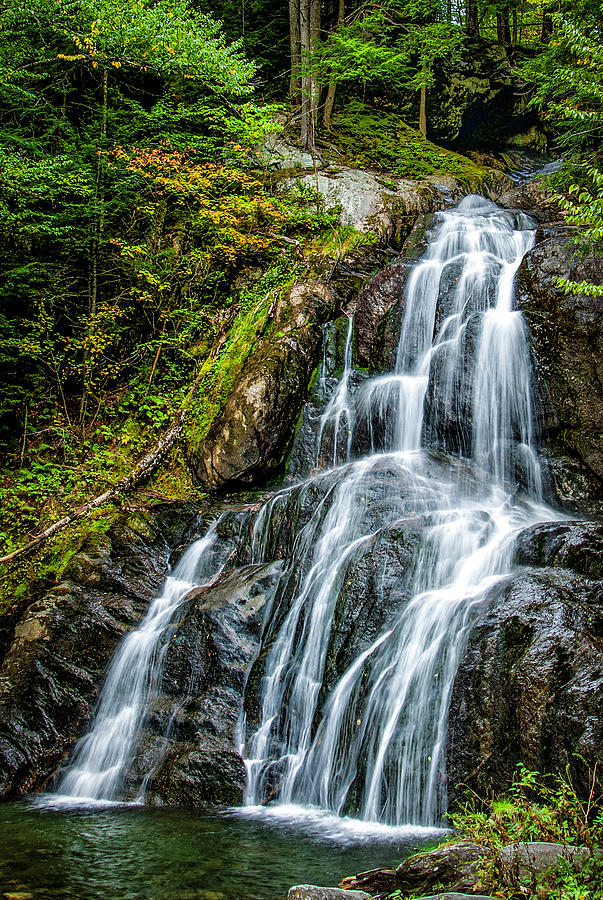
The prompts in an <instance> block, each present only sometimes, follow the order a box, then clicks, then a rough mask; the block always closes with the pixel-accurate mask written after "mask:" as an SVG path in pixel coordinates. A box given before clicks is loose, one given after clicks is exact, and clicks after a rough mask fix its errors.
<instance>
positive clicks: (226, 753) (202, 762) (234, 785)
mask: <svg viewBox="0 0 603 900" xmlns="http://www.w3.org/2000/svg"><path fill="white" fill-rule="evenodd" d="M279 566H280V564H279V563H272V564H268V565H260V566H257V565H256V566H245V567H243V568H241V569H236V570H235V571H233V572H227V573H225V574H224V575H223V576H221V577H220V578H219V579H218V580H217V581H216V582H214V583H213V584H210V585H206V586H203V587H199V588H195V589H194V590H192V591H191V593H190V594H189V596H188V598H187V600H186V601H185V603H184V605H183V606H182V608H181V610H180V613H179V616H178V619H177V621H175V622H174V623H173V624H172V625H171V626H170V629H169V634H168V635H167V636H166V641H168V642H169V646H168V649H167V652H166V656H165V660H164V665H163V675H162V680H161V685H160V686H159V688H158V690H157V696H156V698H155V701H154V703H153V705H152V707H151V709H150V710H149V711H148V713H147V715H146V720H145V722H144V723H143V727H142V731H141V735H140V741H139V748H138V752H137V754H136V756H135V759H134V761H133V763H132V767H131V772H130V778H129V781H130V785H131V792H133V793H136V792H137V790H138V789H139V781H140V778H141V776H144V777H145V779H146V784H147V793H146V800H147V802H148V803H155V804H164V803H165V804H169V805H177V806H207V805H212V806H213V805H216V804H226V805H235V804H240V803H241V802H242V799H243V788H244V786H245V766H244V764H243V760H242V758H241V756H240V754H239V753H238V751H237V749H236V732H237V726H238V724H239V720H240V715H241V711H242V706H243V693H244V690H245V683H246V680H247V674H248V671H249V668H250V665H251V663H252V661H253V659H254V657H255V656H256V654H257V652H258V650H259V641H260V634H261V626H262V616H263V609H264V606H265V604H266V602H267V601H268V600H269V598H270V597H271V591H272V589H273V588H274V585H275V583H276V580H277V576H278V571H279ZM149 772H151V773H152V774H151V775H150V776H149Z"/></svg>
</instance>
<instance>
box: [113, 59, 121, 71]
mask: <svg viewBox="0 0 603 900" xmlns="http://www.w3.org/2000/svg"><path fill="white" fill-rule="evenodd" d="M111 65H112V66H113V68H114V69H121V63H120V61H119V60H118V59H114V60H113V61H112V62H111Z"/></svg>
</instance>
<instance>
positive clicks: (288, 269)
mask: <svg viewBox="0 0 603 900" xmlns="http://www.w3.org/2000/svg"><path fill="white" fill-rule="evenodd" d="M294 277H295V266H294V265H293V264H292V260H291V259H283V258H281V259H280V260H279V261H278V262H276V263H274V264H273V265H272V266H271V267H270V268H269V269H268V270H267V271H266V272H265V273H264V274H263V275H262V277H261V278H260V279H259V280H257V281H256V282H255V283H254V284H253V285H251V286H249V287H248V288H246V289H243V290H242V291H241V295H240V308H239V312H238V314H237V316H236V318H235V319H234V321H233V323H232V325H231V327H230V329H229V333H228V338H227V340H226V342H225V344H224V346H223V347H222V349H221V351H220V353H219V355H218V357H217V358H216V359H215V360H214V361H213V362H212V363H211V365H210V367H209V369H208V372H207V374H206V376H205V378H204V380H203V382H202V384H201V388H200V391H199V394H198V397H197V399H196V400H195V401H194V403H193V406H192V408H191V410H190V412H189V414H188V416H187V420H186V425H185V440H186V443H187V445H188V448H189V451H190V452H192V453H194V452H195V451H196V450H198V448H199V447H200V446H201V444H202V443H203V440H204V439H205V437H206V435H207V433H208V431H209V429H210V428H211V426H212V423H213V422H214V421H215V419H216V418H217V416H218V415H219V414H220V412H221V411H222V410H223V408H224V406H225V405H226V402H227V400H228V398H229V397H230V394H231V392H232V388H233V386H234V384H235V382H236V380H237V378H238V377H239V375H240V373H241V371H242V370H243V366H244V365H245V361H246V360H247V358H248V357H249V355H250V354H251V353H252V352H253V350H254V349H255V348H256V346H257V343H258V340H259V338H260V337H261V336H264V335H266V334H269V333H270V328H271V324H270V322H269V317H268V313H269V311H270V307H271V306H272V304H273V302H274V300H275V299H276V297H277V296H278V295H279V293H280V292H281V291H283V290H284V289H285V288H286V287H288V286H289V285H290V284H291V283H292V282H293V280H294Z"/></svg>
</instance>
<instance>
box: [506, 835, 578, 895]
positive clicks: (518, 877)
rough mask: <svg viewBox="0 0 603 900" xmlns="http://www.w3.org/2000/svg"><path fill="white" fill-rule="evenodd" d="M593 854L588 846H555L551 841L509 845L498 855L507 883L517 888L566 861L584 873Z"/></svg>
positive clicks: (575, 869)
mask: <svg viewBox="0 0 603 900" xmlns="http://www.w3.org/2000/svg"><path fill="white" fill-rule="evenodd" d="M591 856H592V852H591V851H590V850H589V849H588V848H587V847H574V846H573V845H572V844H554V843H549V842H547V841H534V842H533V843H518V844H508V845H507V846H506V847H503V848H502V849H501V850H500V851H499V854H498V866H499V871H500V876H501V880H502V882H503V884H506V885H508V886H509V887H513V886H514V885H517V884H518V883H519V882H520V881H522V880H523V879H524V878H529V877H530V876H532V877H536V876H538V875H542V874H543V873H544V872H547V871H549V870H550V869H554V868H556V867H557V866H558V865H559V863H560V862H561V861H563V860H565V861H566V862H567V863H569V864H570V865H571V867H572V868H573V869H574V871H575V872H581V871H582V869H583V868H584V864H585V862H586V861H587V859H590V858H591Z"/></svg>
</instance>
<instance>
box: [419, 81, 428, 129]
mask: <svg viewBox="0 0 603 900" xmlns="http://www.w3.org/2000/svg"><path fill="white" fill-rule="evenodd" d="M419 131H420V132H421V134H422V135H423V137H427V85H426V84H425V82H423V84H422V85H421V100H420V103H419Z"/></svg>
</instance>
